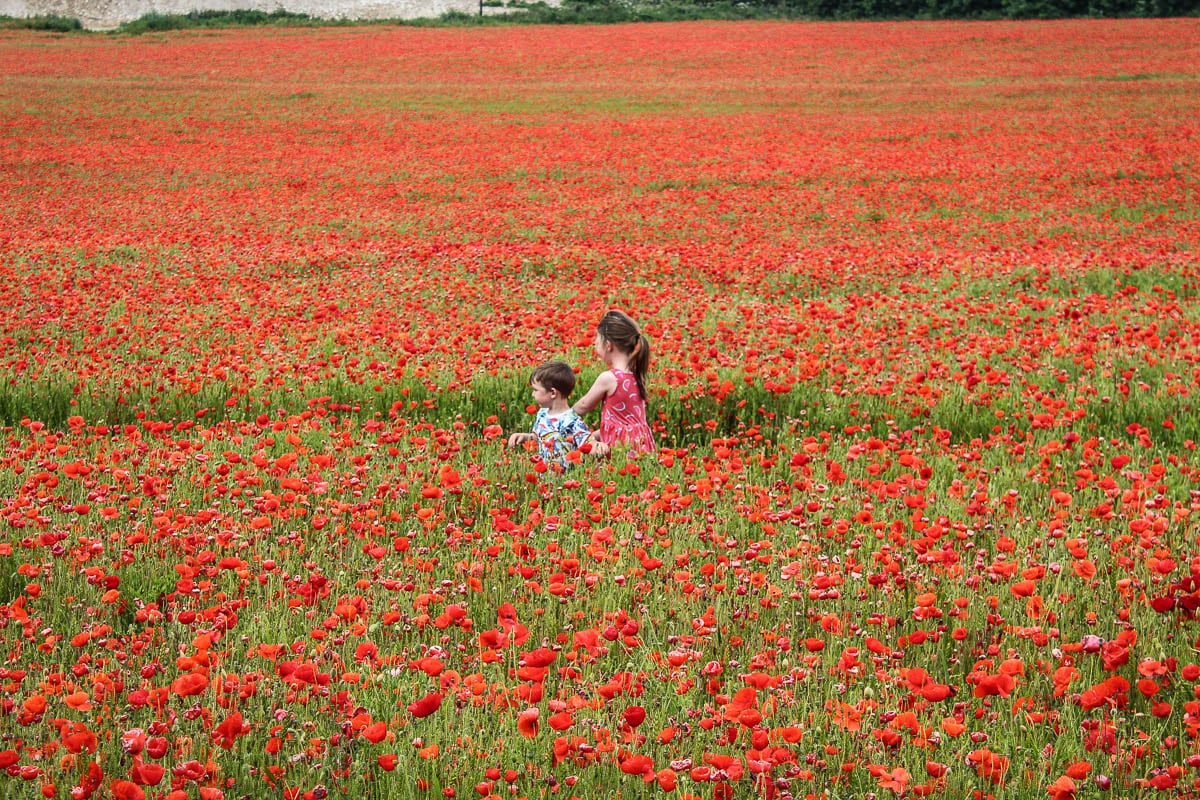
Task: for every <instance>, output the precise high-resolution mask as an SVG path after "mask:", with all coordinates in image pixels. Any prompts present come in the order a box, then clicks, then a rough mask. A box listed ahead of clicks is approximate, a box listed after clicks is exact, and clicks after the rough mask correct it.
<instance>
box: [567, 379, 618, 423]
mask: <svg viewBox="0 0 1200 800" xmlns="http://www.w3.org/2000/svg"><path fill="white" fill-rule="evenodd" d="M616 388H617V376H616V375H613V374H612V372H611V371H605V372H601V373H600V374H599V375H598V376H597V377H596V382H595V383H593V384H592V388H591V389H588V393H587V394H585V395H584V396H583V397H581V398H579V400H577V401H576V402H575V405H574V406H572V408H573V409H574V411H575V413H576V414H578V415H579V416H581V417H582V416H584V415H585V414H590V413H591V412H593V411H595V410H596V409H597V408H598V407H599V406H600V404H601V403H603V402H604V398H606V397H608V396H609V395H610V394H612V393H613V390H615V389H616Z"/></svg>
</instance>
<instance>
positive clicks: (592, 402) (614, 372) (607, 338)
mask: <svg viewBox="0 0 1200 800" xmlns="http://www.w3.org/2000/svg"><path fill="white" fill-rule="evenodd" d="M595 349H596V356H597V357H598V358H599V359H600V360H601V361H603V362H604V365H605V366H606V367H608V370H607V371H605V372H602V373H600V375H599V376H598V377H597V378H596V382H595V383H593V384H592V388H591V389H589V390H588V393H587V394H585V395H584V396H583V397H581V398H579V402H577V403H575V413H576V414H579V415H580V416H583V415H584V414H587V413H589V412H591V411H593V410H595V408H596V406H599V405H601V404H602V403H603V407H602V408H601V410H600V430H599V431H598V432H597V433H598V439H599V441H598V442H597V443H596V446H595V448H594V450H593V452H595V453H597V454H598V455H606V454H607V453H608V452H609V451H610V450H611V449H612V446H613V445H616V444H621V445H626V446H628V447H629V449H630V450H634V451H648V450H653V449H654V435H653V434H652V433H651V432H650V425H649V424H648V423H647V422H646V373H647V372H648V371H649V369H650V342H649V341H648V340H647V339H646V337H645V336H643V335H642V331H641V329H640V328H638V324H637V323H636V322H634V321H633V320H632V319H630V317H629V315H628V314H625V313H623V312H621V311H609V312H608V313H606V314H605V315H604V316H603V318H601V320H600V324H599V325H597V326H596V341H595Z"/></svg>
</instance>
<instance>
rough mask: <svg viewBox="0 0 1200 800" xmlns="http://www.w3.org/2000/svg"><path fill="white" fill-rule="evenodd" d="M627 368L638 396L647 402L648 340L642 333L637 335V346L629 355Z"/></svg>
mask: <svg viewBox="0 0 1200 800" xmlns="http://www.w3.org/2000/svg"><path fill="white" fill-rule="evenodd" d="M629 368H630V369H631V370H632V371H633V377H634V379H636V380H637V387H638V394H640V395H641V396H642V400H643V401H648V400H649V398H648V397H647V396H646V374H647V373H648V372H650V340H649V339H647V338H646V334H644V333H641V332H639V333H638V334H637V344H636V345H635V346H634V348H633V352H632V353H630V354H629Z"/></svg>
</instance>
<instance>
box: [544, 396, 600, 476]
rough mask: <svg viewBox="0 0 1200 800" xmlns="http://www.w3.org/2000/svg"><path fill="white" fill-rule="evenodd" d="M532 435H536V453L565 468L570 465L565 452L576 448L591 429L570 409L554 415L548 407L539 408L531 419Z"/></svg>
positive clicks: (588, 434)
mask: <svg viewBox="0 0 1200 800" xmlns="http://www.w3.org/2000/svg"><path fill="white" fill-rule="evenodd" d="M533 435H534V436H536V437H537V443H538V453H539V455H541V457H542V460H544V461H545V462H546V463H547V464H557V465H558V466H560V467H562V468H563V469H566V468H567V467H568V466H570V462H569V461H568V460H567V454H568V453H570V452H571V451H572V450H578V449H579V447H580V446H581V445H582V444H583V443H584V442H586V441H587V439H588V437H589V436H591V435H592V431H591V429H590V428H588V426H587V423H586V422H584V421H583V419H582V418H581V417H580V416H579V415H578V414H576V413H575V412H574V411H572V410H571V409H567V410H566V411H564V412H563V413H562V414H559V415H558V416H557V417H554V416H551V415H550V409H548V408H539V409H538V412H537V417H536V418H534V420H533Z"/></svg>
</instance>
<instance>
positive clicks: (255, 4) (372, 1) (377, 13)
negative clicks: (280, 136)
mask: <svg viewBox="0 0 1200 800" xmlns="http://www.w3.org/2000/svg"><path fill="white" fill-rule="evenodd" d="M552 4H554V5H557V3H556V2H552ZM280 9H283V10H286V11H290V12H292V13H296V14H308V15H309V16H312V17H320V18H322V19H363V20H369V19H418V18H421V17H439V16H441V15H442V14H444V13H446V12H447V11H462V12H464V13H467V14H478V13H479V0H0V16H7V17H40V16H58V17H68V18H74V19H77V20H79V22H80V23H81V24H82V25H83V27H85V28H87V29H89V30H108V29H111V28H115V27H117V26H118V25H120V24H121V23H122V22H130V21H132V20H135V19H137V18H139V17H141V16H143V15H145V14H149V13H151V12H156V13H159V14H186V13H188V12H189V11H240V10H249V11H266V12H268V13H270V12H272V11H278V10H280ZM484 10H485V13H496V12H498V11H500V12H502V11H503V9H499V8H495V7H485V9H484Z"/></svg>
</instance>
